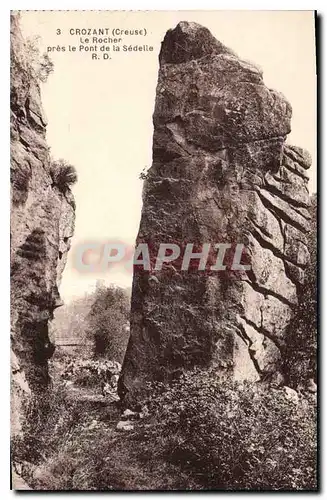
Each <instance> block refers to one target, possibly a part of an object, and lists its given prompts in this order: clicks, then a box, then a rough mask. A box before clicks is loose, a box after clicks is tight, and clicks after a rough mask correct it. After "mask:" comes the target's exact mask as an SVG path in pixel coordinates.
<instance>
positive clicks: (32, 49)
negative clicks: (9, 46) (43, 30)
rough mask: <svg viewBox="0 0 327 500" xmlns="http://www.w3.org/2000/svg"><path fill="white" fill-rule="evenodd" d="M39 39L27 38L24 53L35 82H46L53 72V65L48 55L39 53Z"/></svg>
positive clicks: (37, 37)
mask: <svg viewBox="0 0 327 500" xmlns="http://www.w3.org/2000/svg"><path fill="white" fill-rule="evenodd" d="M39 42H40V37H39V36H35V37H29V38H27V39H26V42H25V53H26V57H27V61H28V63H29V66H30V68H31V69H32V72H33V73H34V76H35V77H36V79H37V80H39V81H41V82H43V83H44V82H46V81H47V79H48V76H49V75H50V73H52V72H53V69H54V65H53V62H52V61H51V59H50V57H49V55H48V54H47V53H46V52H45V53H43V54H41V53H40V48H39Z"/></svg>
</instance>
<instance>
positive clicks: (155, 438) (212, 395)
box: [36, 371, 316, 491]
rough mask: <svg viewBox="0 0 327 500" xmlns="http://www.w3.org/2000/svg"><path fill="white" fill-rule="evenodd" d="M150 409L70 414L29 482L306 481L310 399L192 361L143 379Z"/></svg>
mask: <svg viewBox="0 0 327 500" xmlns="http://www.w3.org/2000/svg"><path fill="white" fill-rule="evenodd" d="M149 391H150V392H151V396H150V397H149V398H148V399H147V402H146V403H147V407H148V410H149V416H146V414H145V413H144V414H143V417H144V418H143V419H141V420H138V421H136V422H135V423H134V424H135V427H134V430H132V431H130V432H127V433H126V432H125V433H124V432H123V433H122V432H119V431H117V430H116V429H115V426H116V423H117V420H118V418H119V417H118V415H111V416H110V417H109V418H107V419H106V420H105V421H97V422H96V423H91V424H89V423H87V421H86V420H85V419H86V417H85V414H84V421H83V422H81V423H78V425H77V426H76V427H75V430H74V431H73V433H72V434H71V436H69V437H68V439H67V440H65V441H64V442H62V445H61V446H60V447H59V448H58V450H57V451H56V452H55V453H53V454H52V455H51V457H50V458H49V459H48V460H47V461H46V462H45V463H44V464H43V465H42V468H41V470H40V474H39V475H38V477H39V479H38V482H37V485H36V487H40V488H47V489H86V490H142V489H144V490H153V489H155V490H167V489H168V490H215V489H219V490H282V491H286V490H295V491H297V490H314V489H315V488H316V479H315V470H316V427H315V402H314V400H313V397H312V396H309V397H307V396H305V395H304V394H299V395H297V396H296V398H294V397H291V398H290V397H289V394H288V392H287V391H285V389H269V390H267V388H263V387H261V386H260V385H250V384H244V385H234V384H232V383H226V381H224V382H223V383H222V381H221V380H219V379H217V376H216V375H215V374H214V373H212V374H211V375H210V374H207V373H204V372H201V371H194V372H190V373H188V374H186V375H184V376H183V377H182V378H181V379H180V380H179V381H176V382H174V383H172V384H171V385H170V386H164V385H163V384H160V383H157V384H150V385H149Z"/></svg>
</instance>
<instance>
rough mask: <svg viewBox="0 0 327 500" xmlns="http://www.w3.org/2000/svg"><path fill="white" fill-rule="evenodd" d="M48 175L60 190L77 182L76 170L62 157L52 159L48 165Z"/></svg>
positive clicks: (64, 189)
mask: <svg viewBox="0 0 327 500" xmlns="http://www.w3.org/2000/svg"><path fill="white" fill-rule="evenodd" d="M50 175H51V177H52V182H53V184H54V185H55V186H57V187H58V189H59V190H60V191H61V192H63V193H64V192H65V191H67V189H68V188H69V187H70V186H72V185H73V184H75V183H76V182H77V172H76V169H75V167H74V166H73V165H71V164H70V163H68V162H66V161H65V160H63V159H59V160H56V161H55V160H52V162H51V165H50Z"/></svg>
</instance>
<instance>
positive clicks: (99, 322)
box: [88, 285, 130, 363]
mask: <svg viewBox="0 0 327 500" xmlns="http://www.w3.org/2000/svg"><path fill="white" fill-rule="evenodd" d="M129 302H130V301H129V295H128V293H127V292H126V291H125V290H124V289H122V288H119V287H115V286H109V287H105V286H104V285H102V286H99V287H98V288H97V290H96V292H95V300H94V302H93V305H92V306H91V310H90V313H89V315H88V325H89V326H88V331H89V335H90V336H91V338H92V339H93V340H94V353H95V355H96V356H97V357H102V356H106V357H109V358H110V359H112V360H114V361H119V362H120V363H121V362H122V360H123V357H124V354H125V351H126V347H127V342H128V338H129V311H130V304H129Z"/></svg>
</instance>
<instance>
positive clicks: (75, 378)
mask: <svg viewBox="0 0 327 500" xmlns="http://www.w3.org/2000/svg"><path fill="white" fill-rule="evenodd" d="M120 370H121V366H120V364H119V363H118V362H117V361H110V360H94V359H73V360H71V361H70V363H68V364H67V365H66V367H65V370H64V371H63V373H62V374H61V376H62V378H63V379H64V380H69V381H71V382H73V383H74V384H76V385H80V386H82V387H93V388H96V387H98V388H103V387H104V386H110V387H111V388H112V391H111V392H112V393H113V394H117V381H118V375H119V373H120Z"/></svg>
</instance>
